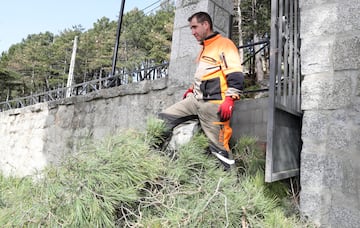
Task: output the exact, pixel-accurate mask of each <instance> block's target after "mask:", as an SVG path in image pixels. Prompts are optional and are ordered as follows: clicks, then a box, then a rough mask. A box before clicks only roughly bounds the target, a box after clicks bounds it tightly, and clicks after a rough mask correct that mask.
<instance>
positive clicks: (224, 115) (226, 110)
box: [218, 97, 234, 122]
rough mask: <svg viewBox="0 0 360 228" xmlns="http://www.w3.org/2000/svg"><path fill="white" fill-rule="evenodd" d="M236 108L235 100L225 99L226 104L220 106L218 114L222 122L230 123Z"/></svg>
mask: <svg viewBox="0 0 360 228" xmlns="http://www.w3.org/2000/svg"><path fill="white" fill-rule="evenodd" d="M233 107H234V100H233V99H232V98H231V97H225V100H224V102H223V103H222V104H221V105H220V106H219V109H218V114H219V116H220V121H222V122H224V121H228V120H229V119H230V118H231V115H232V110H233Z"/></svg>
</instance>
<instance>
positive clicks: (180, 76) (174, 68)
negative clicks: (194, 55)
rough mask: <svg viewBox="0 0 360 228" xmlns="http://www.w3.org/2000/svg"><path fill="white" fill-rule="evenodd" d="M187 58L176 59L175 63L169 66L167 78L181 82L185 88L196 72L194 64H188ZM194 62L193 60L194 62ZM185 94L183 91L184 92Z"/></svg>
mask: <svg viewBox="0 0 360 228" xmlns="http://www.w3.org/2000/svg"><path fill="white" fill-rule="evenodd" d="M189 58H190V57H189V56H185V57H183V58H178V59H176V63H173V64H171V65H170V66H169V71H170V72H171V73H169V78H171V79H172V80H173V79H174V80H178V81H182V83H184V84H185V85H186V88H187V87H188V86H189V85H190V84H191V83H192V80H193V78H194V73H195V70H196V66H195V64H189ZM194 61H195V60H194ZM184 92H185V91H184Z"/></svg>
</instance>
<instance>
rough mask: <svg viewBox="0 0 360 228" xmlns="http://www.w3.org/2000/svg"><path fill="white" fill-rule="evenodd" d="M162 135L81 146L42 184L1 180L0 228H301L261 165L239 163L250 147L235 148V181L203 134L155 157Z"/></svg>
mask: <svg viewBox="0 0 360 228" xmlns="http://www.w3.org/2000/svg"><path fill="white" fill-rule="evenodd" d="M162 130H163V125H162V122H160V121H154V120H150V121H149V123H148V130H147V131H146V133H141V132H134V131H127V132H122V133H120V134H119V135H117V136H114V137H109V138H107V139H106V140H104V141H103V142H87V143H86V144H85V145H83V146H82V150H81V152H79V153H76V154H73V155H71V156H68V157H67V158H66V159H64V161H63V163H62V164H61V165H59V166H56V167H49V168H47V169H46V170H44V172H43V173H42V174H41V176H42V177H43V178H42V179H37V180H34V179H33V178H31V177H25V178H21V179H19V178H4V177H0V188H1V194H0V226H1V227H4V226H5V227H6V226H10V227H14V226H15V227H18V226H19V227H24V226H25V227H27V226H31V227H32V226H36V227H38V226H46V227H296V226H299V227H300V226H302V227H303V225H304V223H301V222H300V221H299V219H297V218H296V217H294V216H292V217H286V216H285V213H284V210H283V209H282V208H281V207H280V204H279V197H277V196H276V195H274V194H272V193H271V188H269V187H268V186H267V185H265V183H264V181H263V179H264V177H263V171H262V169H261V165H254V164H262V163H261V162H259V161H245V160H244V158H245V157H244V155H243V154H241V153H243V150H244V148H247V150H248V151H247V152H248V153H256V152H254V151H250V150H253V149H254V147H252V145H253V144H251V145H250V144H247V143H245V145H246V146H245V147H244V143H243V142H242V145H241V146H240V144H239V145H237V147H235V149H234V157H236V159H237V164H239V165H243V167H237V169H236V173H235V174H234V173H233V172H224V171H223V169H221V168H219V163H218V161H217V159H216V158H215V157H214V156H212V155H209V154H208V153H206V147H207V146H208V144H207V139H206V137H205V136H204V135H202V134H198V135H196V136H195V137H194V138H193V139H192V140H191V141H190V142H189V143H188V144H186V145H184V146H183V147H181V148H180V149H179V150H178V151H176V152H175V154H172V155H171V156H167V155H166V154H164V153H162V152H160V151H157V150H154V149H153V148H152V144H153V143H158V142H157V140H158V139H159V136H161V132H162ZM247 142H248V143H249V140H248V139H247ZM97 143H98V144H97ZM251 143H252V142H251ZM246 157H248V158H249V157H251V159H254V158H257V159H259V160H261V159H262V157H261V156H259V157H257V155H255V154H253V155H251V156H250V155H249V156H246ZM240 159H241V160H240ZM255 160H256V159H255ZM255 167H257V168H255ZM245 169H251V170H252V171H251V172H241V173H240V172H238V171H239V170H245ZM256 169H257V171H256ZM280 189H281V188H280Z"/></svg>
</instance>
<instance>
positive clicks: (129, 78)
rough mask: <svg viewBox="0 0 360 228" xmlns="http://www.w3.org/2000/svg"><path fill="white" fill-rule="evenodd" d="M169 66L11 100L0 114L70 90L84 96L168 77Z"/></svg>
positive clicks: (57, 97)
mask: <svg viewBox="0 0 360 228" xmlns="http://www.w3.org/2000/svg"><path fill="white" fill-rule="evenodd" d="M168 68H169V64H168V63H166V64H161V65H157V66H154V67H148V68H143V69H139V70H135V71H133V72H130V73H128V72H124V73H119V74H117V75H115V76H109V77H104V78H99V79H95V80H91V81H87V82H83V83H80V84H75V85H72V86H71V87H62V88H58V89H54V90H49V91H45V92H41V93H36V94H32V95H29V96H26V97H19V98H16V99H13V100H8V101H3V102H0V112H3V111H7V110H11V109H16V108H23V107H26V106H29V105H34V104H38V103H43V102H50V101H56V100H61V99H64V98H66V92H67V91H68V90H70V94H71V96H79V95H85V94H88V93H91V92H94V91H99V90H102V89H107V88H111V87H116V86H120V85H124V84H130V83H135V82H139V81H144V80H156V79H159V78H165V77H167V76H168Z"/></svg>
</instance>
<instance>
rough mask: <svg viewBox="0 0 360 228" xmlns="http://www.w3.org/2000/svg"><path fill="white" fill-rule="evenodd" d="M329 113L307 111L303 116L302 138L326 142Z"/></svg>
mask: <svg viewBox="0 0 360 228" xmlns="http://www.w3.org/2000/svg"><path fill="white" fill-rule="evenodd" d="M329 115H331V114H330V113H329V111H311V110H310V111H307V112H305V113H304V115H303V121H302V129H301V130H302V133H301V137H302V138H303V139H304V138H309V139H312V140H317V141H319V142H324V141H325V140H326V137H327V129H328V124H329Z"/></svg>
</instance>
